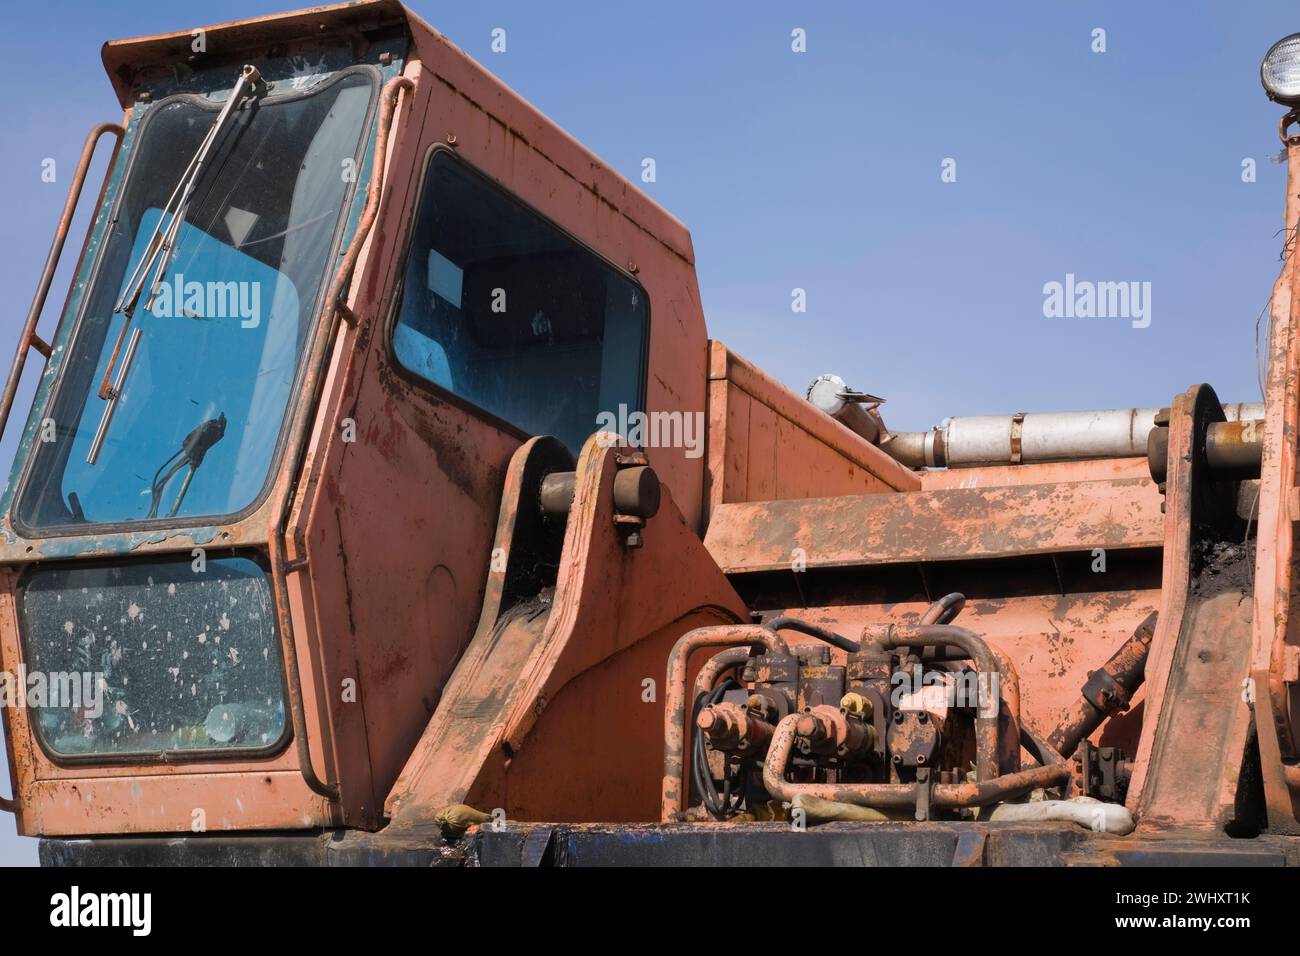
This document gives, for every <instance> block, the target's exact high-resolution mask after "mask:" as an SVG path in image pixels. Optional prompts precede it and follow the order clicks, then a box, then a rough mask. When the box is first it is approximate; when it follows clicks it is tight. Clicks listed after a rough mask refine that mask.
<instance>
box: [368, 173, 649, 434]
mask: <svg viewBox="0 0 1300 956" xmlns="http://www.w3.org/2000/svg"><path fill="white" fill-rule="evenodd" d="M648 322H649V308H648V303H647V302H646V296H645V292H644V290H642V289H641V287H640V286H639V285H637V284H636V283H635V282H633V281H631V280H630V279H629V278H627V277H626V276H625V275H624V274H623V273H621V272H619V271H618V270H616V269H614V268H612V267H611V266H610V265H609V264H608V263H606V262H605V261H603V260H602V259H600V258H598V257H597V256H595V255H594V254H593V253H592V252H591V251H590V250H588V249H586V248H585V247H583V246H581V245H579V244H578V243H577V242H575V241H574V240H573V239H571V238H570V237H569V236H568V235H566V234H565V233H564V232H563V231H561V230H560V229H559V228H557V227H556V226H554V225H552V224H551V223H549V222H547V221H546V220H545V219H543V218H541V217H540V216H538V215H537V214H536V213H534V212H533V211H532V210H530V209H528V208H527V207H525V206H524V205H522V204H521V203H520V202H519V201H518V200H517V199H515V198H513V197H512V196H511V195H510V194H509V193H507V192H505V191H504V190H502V189H500V188H499V187H497V186H495V185H493V184H491V183H489V182H488V180H486V179H485V178H483V177H482V176H480V175H479V174H478V173H476V172H474V171H472V170H470V169H469V168H468V167H466V166H465V165H464V164H463V163H461V162H460V161H459V160H458V159H456V158H455V157H453V156H452V155H450V154H449V153H448V152H447V151H446V150H436V151H435V152H434V153H433V155H432V157H431V158H430V161H429V165H428V169H427V172H426V174H425V179H424V186H423V190H422V192H421V199H420V207H419V210H418V212H417V214H416V221H415V225H414V231H413V235H412V240H411V245H410V250H409V253H408V257H407V262H406V272H405V280H404V284H403V288H402V292H401V300H400V302H399V305H398V310H397V321H396V323H395V325H394V330H393V350H394V353H395V354H396V356H397V359H398V361H399V362H400V363H401V364H402V365H403V366H404V367H405V368H406V369H407V370H409V371H410V372H412V373H414V374H415V375H417V376H419V377H420V378H422V379H423V380H424V381H426V382H428V383H430V384H432V385H434V386H437V387H438V388H440V389H444V390H446V391H447V392H450V393H451V394H453V395H455V396H457V397H459V398H460V399H462V400H464V401H465V402H468V403H469V404H471V405H473V406H475V407H477V408H479V409H481V410H483V411H485V412H487V413H489V414H490V415H492V416H494V417H496V418H498V419H501V420H503V421H505V422H506V423H508V424H510V425H513V426H514V427H515V428H517V429H519V430H521V431H524V432H526V433H528V434H530V435H553V436H555V437H556V438H559V439H560V440H561V441H563V442H564V443H565V444H566V445H567V446H568V447H569V448H570V449H571V450H572V451H574V452H575V453H576V452H577V451H578V450H579V449H580V448H581V446H582V443H583V441H585V440H586V438H587V437H588V436H589V435H591V433H592V432H594V431H595V430H596V420H597V415H598V414H599V413H600V412H612V413H613V414H614V415H616V416H617V415H619V411H620V406H623V408H624V409H625V410H626V411H627V412H628V413H630V412H632V411H638V410H640V408H641V401H642V398H641V396H642V394H643V390H644V382H643V369H644V364H645V348H646V337H647V336H646V333H647V329H648ZM618 420H620V421H625V420H626V418H624V417H620V418H619V419H618Z"/></svg>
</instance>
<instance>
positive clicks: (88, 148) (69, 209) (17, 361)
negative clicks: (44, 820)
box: [0, 123, 126, 809]
mask: <svg viewBox="0 0 1300 956" xmlns="http://www.w3.org/2000/svg"><path fill="white" fill-rule="evenodd" d="M105 133H112V134H113V136H114V138H115V139H116V140H117V142H116V144H115V145H114V146H113V154H112V155H111V156H110V157H109V159H108V169H107V171H106V172H105V173H104V176H105V181H107V177H108V176H109V174H110V173H111V172H112V170H113V164H114V163H115V162H116V160H117V154H118V151H119V150H120V149H121V148H122V137H123V135H125V133H126V130H124V129H123V128H122V127H121V126H119V125H118V124H117V123H100V124H99V125H98V126H96V127H95V128H94V129H92V130H91V131H90V135H88V136H87V137H86V143H85V145H84V146H82V148H81V159H80V161H79V162H78V163H77V171H76V173H75V174H74V175H73V177H72V186H71V187H70V188H69V189H68V198H67V200H66V201H65V202H64V204H63V214H62V215H61V216H60V217H59V225H58V228H57V229H56V230H55V232H54V242H53V243H51V244H50V252H49V255H47V256H46V257H45V268H44V270H42V272H41V281H40V284H39V285H37V287H36V296H35V298H33V299H32V307H31V308H30V309H29V310H28V312H27V321H26V322H25V323H24V324H23V331H22V335H21V336H19V338H18V350H17V351H16V352H15V353H14V360H13V364H12V365H11V366H10V367H9V379H8V381H7V382H5V390H4V397H3V398H0V435H3V434H4V431H5V428H6V427H7V426H8V424H9V413H10V411H12V410H13V404H14V398H15V396H17V394H18V383H19V381H20V380H21V379H22V376H23V367H24V366H25V365H26V364H27V353H28V352H29V351H31V350H32V349H35V350H36V351H37V352H40V353H41V355H43V356H45V360H46V361H47V362H48V361H49V358H50V352H51V346H50V343H48V342H46V341H45V340H44V339H42V338H41V337H40V336H39V335H37V334H36V323H37V322H39V321H40V319H41V313H42V312H43V311H44V310H45V299H46V297H47V296H48V295H49V293H50V285H51V284H52V283H53V282H54V272H55V270H56V269H58V267H59V259H60V257H61V256H62V255H63V244H64V242H65V241H66V240H67V238H68V230H69V229H70V228H71V227H72V217H73V216H74V215H75V214H76V211H77V204H78V202H79V201H80V200H81V190H82V187H83V186H84V185H85V183H86V174H87V173H88V172H89V171H90V163H91V160H92V159H94V156H95V148H96V147H97V146H98V145H99V140H100V138H101V137H103V136H104V134H105ZM0 809H5V807H4V804H3V803H0Z"/></svg>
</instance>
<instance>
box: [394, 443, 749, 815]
mask: <svg viewBox="0 0 1300 956" xmlns="http://www.w3.org/2000/svg"><path fill="white" fill-rule="evenodd" d="M617 455H618V452H617V450H616V449H614V448H602V447H600V445H599V443H598V440H597V439H596V438H592V439H591V440H589V441H588V443H587V445H586V447H585V448H584V450H583V454H582V456H581V457H580V459H579V462H578V469H577V481H576V486H575V496H574V503H573V509H572V510H571V511H570V514H569V522H568V526H567V528H566V530H565V540H564V547H563V552H562V557H561V563H560V570H559V575H558V578H557V582H556V588H555V592H554V596H553V598H552V599H551V600H549V601H545V602H543V603H542V604H540V605H538V606H537V607H536V608H534V609H532V610H528V611H527V613H522V614H521V613H513V614H507V615H506V616H505V617H504V618H502V619H501V620H495V619H489V618H488V617H486V616H485V618H484V619H483V621H482V622H481V623H480V627H479V630H478V632H477V633H476V634H475V637H474V640H473V641H472V642H471V644H470V646H469V648H468V649H467V651H466V653H465V656H464V657H463V659H462V661H461V663H460V665H459V666H458V667H457V669H456V673H455V674H454V675H453V677H452V679H451V681H450V682H449V683H448V685H447V689H446V692H445V694H444V696H443V698H442V700H441V702H440V703H439V706H438V709H437V711H436V712H435V713H434V715H433V718H432V720H431V721H430V722H429V725H428V727H427V728H426V729H425V732H424V735H423V737H422V738H421V740H420V742H419V743H418V744H417V746H416V747H415V750H414V752H413V753H412V756H411V759H410V761H409V762H408V763H407V766H406V767H405V769H404V770H403V771H402V774H401V776H400V777H399V779H398V781H397V783H396V784H395V785H394V787H393V790H392V793H391V794H390V795H389V797H388V800H387V802H386V811H387V814H388V815H389V816H390V817H391V818H392V821H393V822H392V824H391V826H392V827H394V828H397V829H403V828H406V829H409V828H418V827H421V826H425V825H427V823H428V821H429V820H431V819H432V817H433V815H434V814H435V813H436V812H437V811H438V810H439V809H441V808H442V807H444V806H446V805H449V804H453V803H462V802H468V803H471V804H475V805H479V806H488V807H492V808H496V807H500V808H502V809H504V810H505V811H506V813H507V815H509V816H510V817H511V818H513V819H556V820H570V819H583V818H585V819H593V818H599V817H605V818H607V819H611V818H612V819H641V820H652V819H656V818H657V816H658V809H659V806H658V788H657V787H656V783H657V782H658V780H659V756H660V754H661V748H660V747H659V746H657V744H658V743H659V742H660V740H661V738H660V736H659V731H660V728H661V726H662V723H661V720H662V715H663V707H664V704H663V700H664V698H663V696H662V693H661V692H656V693H654V694H653V695H650V696H649V697H647V695H646V694H645V684H644V681H645V680H646V679H649V680H651V681H654V686H656V687H657V686H658V676H659V674H660V673H661V668H662V666H663V663H662V662H663V661H664V659H665V658H666V656H667V653H668V649H669V647H670V646H671V645H672V642H673V641H675V640H676V639H677V638H678V637H679V636H680V635H681V634H682V633H683V632H684V631H687V630H690V629H691V628H692V627H696V626H699V625H700V624H704V623H718V622H722V621H728V620H731V621H734V620H738V619H740V618H741V617H742V616H743V615H744V614H745V613H746V608H745V606H744V604H743V603H742V602H741V601H740V599H739V597H737V596H736V595H735V593H734V592H733V591H732V590H731V588H730V586H729V585H728V584H727V583H726V580H725V579H724V578H723V577H722V575H721V572H720V571H718V569H717V568H716V567H714V566H713V565H712V563H711V562H710V561H709V558H708V555H707V554H706V553H705V552H704V550H703V548H702V547H701V546H700V544H699V539H698V538H697V537H696V536H695V534H694V533H693V531H692V530H691V529H690V527H689V526H688V525H687V523H686V521H685V520H684V518H683V516H682V515H681V514H680V512H678V511H677V509H676V507H675V506H674V505H673V503H672V499H671V497H670V496H668V495H666V496H665V498H664V500H663V502H662V504H661V506H660V510H659V513H658V514H656V515H655V517H653V518H652V519H650V520H649V521H648V522H647V523H646V527H645V530H644V544H643V546H642V547H640V548H636V549H630V550H629V549H627V548H625V546H624V544H623V540H622V533H621V532H620V531H619V530H618V526H617V525H616V523H615V522H614V520H613V518H614V514H613V510H612V508H613V501H612V497H613V496H612V489H613V481H614V474H615V471H616V470H617V461H616V459H617ZM513 467H514V468H518V467H521V465H520V464H519V459H518V458H517V459H516V463H515V465H514V466H513ZM506 507H509V505H508V504H505V505H503V508H506ZM502 528H503V532H505V533H507V534H508V527H507V526H506V525H504V524H503V526H502ZM508 544H509V542H508V541H507V540H505V539H499V540H498V542H497V546H498V547H502V548H504V547H508ZM579 741H580V743H579ZM575 746H578V747H580V748H581V751H582V753H583V759H582V760H581V761H573V760H572V754H573V748H574V747H575ZM560 766H563V767H564V772H563V773H556V768H557V767H560ZM610 768H615V772H614V773H612V775H611V773H610ZM611 780H617V781H618V782H617V783H611Z"/></svg>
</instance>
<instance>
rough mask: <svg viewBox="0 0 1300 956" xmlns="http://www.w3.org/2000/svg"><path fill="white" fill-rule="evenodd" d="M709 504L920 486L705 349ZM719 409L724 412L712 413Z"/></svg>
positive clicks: (755, 373) (756, 376) (798, 402)
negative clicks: (708, 402) (707, 375)
mask: <svg viewBox="0 0 1300 956" xmlns="http://www.w3.org/2000/svg"><path fill="white" fill-rule="evenodd" d="M708 374H709V396H710V402H711V403H712V405H711V408H710V415H709V426H710V434H709V448H710V455H709V469H710V479H709V487H710V499H709V505H710V508H711V509H712V508H713V507H715V506H717V505H719V504H724V503H728V502H736V501H768V500H773V499H777V498H810V497H814V496H823V495H833V494H863V493H867V492H881V491H903V490H916V489H918V488H920V486H921V479H920V478H919V477H918V475H917V474H916V473H915V472H912V471H909V470H908V469H906V468H904V467H903V466H902V465H900V464H899V463H898V462H896V461H894V459H892V458H890V457H889V456H888V455H886V454H885V453H884V452H882V451H881V450H880V449H879V448H877V447H876V446H875V445H872V444H871V443H870V442H868V441H866V440H865V439H864V438H862V437H861V436H860V435H856V434H854V433H853V432H851V431H850V430H849V429H847V428H845V427H844V426H843V425H842V424H840V423H839V422H838V421H836V420H835V419H833V418H831V417H829V416H828V415H824V414H822V413H821V412H820V411H818V410H817V409H816V408H814V407H813V406H812V405H811V404H809V403H808V402H807V401H805V400H804V399H802V398H800V397H799V396H797V395H795V394H794V393H793V392H791V391H790V390H789V389H787V388H785V386H783V385H781V384H780V383H779V382H777V381H776V380H775V379H773V378H771V377H770V376H768V375H766V374H765V373H763V372H761V371H759V370H758V369H757V368H755V367H754V366H753V365H751V364H750V363H749V362H746V361H745V360H744V359H742V358H741V357H740V356H738V355H736V354H735V353H734V352H731V351H730V350H729V349H727V347H726V346H725V345H723V344H722V343H721V342H710V343H709V372H708ZM719 404H721V405H722V406H723V408H724V409H725V413H724V411H722V410H719V411H714V409H715V408H717V406H718V405H719Z"/></svg>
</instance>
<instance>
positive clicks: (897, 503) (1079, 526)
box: [705, 479, 1164, 574]
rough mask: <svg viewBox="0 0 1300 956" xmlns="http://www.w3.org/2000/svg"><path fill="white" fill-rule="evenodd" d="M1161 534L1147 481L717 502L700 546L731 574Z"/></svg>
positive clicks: (1159, 537) (1075, 545) (1146, 543)
mask: <svg viewBox="0 0 1300 956" xmlns="http://www.w3.org/2000/svg"><path fill="white" fill-rule="evenodd" d="M1163 540H1164V536H1163V518H1162V516H1161V514H1160V500H1159V496H1158V495H1157V494H1156V493H1155V488H1154V486H1153V485H1152V484H1151V482H1149V481H1143V480H1141V479H1122V480H1119V481H1095V482H1079V483H1070V484H1054V485H1031V486H1027V487H1021V488H1006V487H1000V488H999V487H994V488H984V489H979V488H977V489H949V490H944V491H931V492H915V493H912V494H906V495H855V496H847V495H846V496H843V497H839V498H808V499H804V500H796V501H769V502H757V503H741V504H726V505H722V506H720V507H719V508H718V509H717V511H716V512H715V513H714V515H713V518H712V519H711V520H710V522H709V530H708V534H707V535H706V537H705V545H706V547H708V549H709V552H710V553H711V554H712V555H713V556H714V558H715V560H717V562H718V564H719V566H720V567H722V569H723V570H724V571H726V572H727V573H728V574H736V573H744V572H753V571H776V570H785V569H788V568H789V567H790V563H791V552H792V550H793V549H795V548H801V549H803V553H804V554H805V555H806V559H807V567H809V568H830V567H848V566H852V565H860V564H896V563H908V562H918V561H927V562H928V561H948V560H964V559H968V558H993V557H1006V556H1014V555H1033V554H1052V553H1056V552H1063V551H1076V550H1091V549H1093V548H1103V549H1106V548H1115V549H1127V548H1152V547H1159V546H1160V545H1161V543H1162V542H1163Z"/></svg>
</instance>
